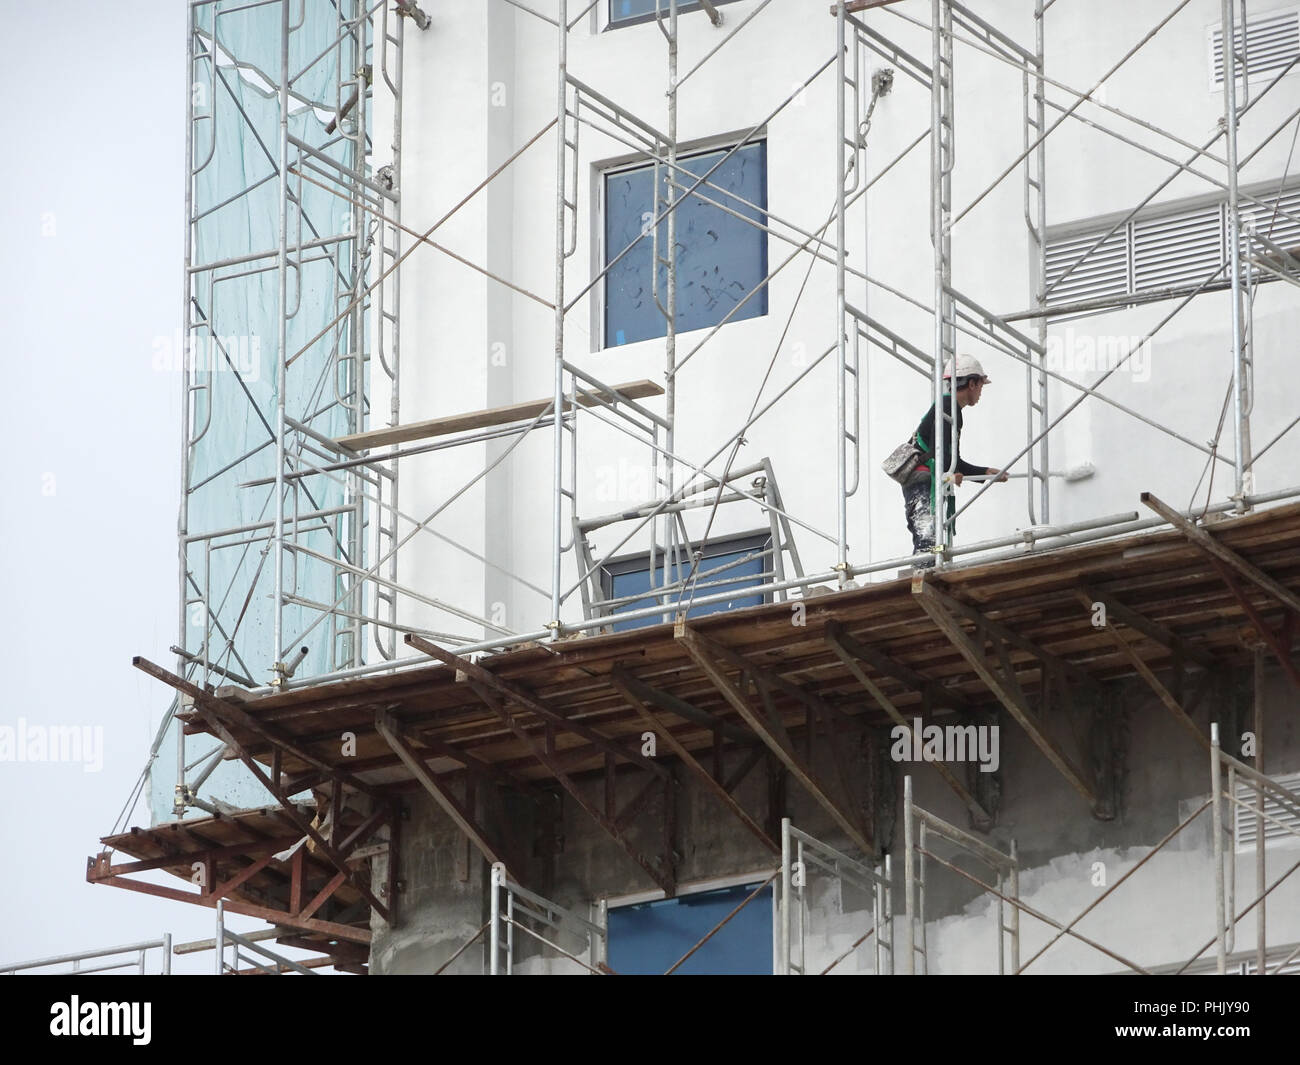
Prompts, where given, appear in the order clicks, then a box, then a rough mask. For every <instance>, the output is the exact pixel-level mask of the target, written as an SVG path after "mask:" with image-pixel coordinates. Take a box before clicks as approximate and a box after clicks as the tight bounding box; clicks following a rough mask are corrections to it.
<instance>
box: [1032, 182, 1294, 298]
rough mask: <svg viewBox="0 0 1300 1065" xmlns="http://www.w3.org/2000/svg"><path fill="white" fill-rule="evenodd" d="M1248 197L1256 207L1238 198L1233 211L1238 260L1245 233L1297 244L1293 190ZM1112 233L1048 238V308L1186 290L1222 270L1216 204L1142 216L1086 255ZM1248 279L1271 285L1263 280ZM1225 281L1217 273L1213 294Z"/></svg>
mask: <svg viewBox="0 0 1300 1065" xmlns="http://www.w3.org/2000/svg"><path fill="white" fill-rule="evenodd" d="M1253 195H1254V199H1255V200H1258V201H1259V202H1258V203H1256V202H1252V201H1251V200H1248V199H1246V197H1244V196H1243V197H1242V201H1241V206H1240V214H1241V227H1242V241H1241V242H1242V252H1243V254H1244V253H1245V252H1246V251H1247V250H1248V248H1249V246H1250V235H1249V232H1248V230H1249V229H1250V228H1251V227H1253V228H1254V229H1255V231H1256V232H1258V233H1260V234H1262V235H1264V236H1267V237H1268V238H1269V239H1270V240H1271V241H1273V242H1274V243H1275V244H1281V245H1282V246H1283V247H1291V246H1292V245H1293V244H1297V243H1300V186H1292V187H1291V188H1289V189H1285V190H1283V192H1282V194H1281V195H1280V196H1279V195H1278V193H1277V185H1276V184H1274V185H1273V186H1272V188H1262V189H1257V190H1255V192H1254V194H1253ZM1113 225H1114V223H1113V222H1111V223H1093V224H1090V225H1088V226H1086V227H1083V228H1073V229H1071V230H1069V231H1067V232H1064V233H1060V234H1059V235H1055V236H1053V235H1051V234H1050V233H1049V235H1048V238H1047V303H1048V306H1055V305H1060V304H1064V303H1073V302H1075V301H1079V300H1090V299H1098V298H1100V297H1103V296H1128V295H1131V296H1140V295H1142V294H1143V293H1148V292H1155V291H1157V290H1159V289H1187V290H1190V289H1193V288H1195V287H1196V286H1197V285H1199V284H1200V283H1201V282H1202V281H1204V280H1205V279H1206V278H1207V277H1208V276H1209V275H1210V274H1211V273H1213V272H1214V271H1215V270H1216V269H1218V268H1219V267H1220V266H1224V265H1225V264H1226V263H1227V262H1228V239H1227V233H1228V222H1227V207H1226V205H1225V204H1223V203H1209V204H1205V203H1202V204H1199V205H1196V206H1187V207H1181V208H1174V209H1172V210H1170V209H1162V210H1160V211H1158V212H1144V213H1142V214H1139V215H1138V216H1137V217H1135V218H1133V219H1131V220H1130V221H1128V222H1126V223H1125V224H1124V225H1122V226H1120V227H1119V228H1118V229H1117V230H1115V232H1114V233H1112V234H1111V235H1110V236H1109V237H1107V238H1106V239H1105V241H1103V242H1102V243H1101V245H1100V246H1099V247H1097V248H1095V249H1094V250H1092V251H1089V249H1091V248H1092V247H1093V245H1094V244H1096V243H1097V241H1098V240H1100V239H1101V237H1102V235H1103V234H1105V233H1107V232H1108V231H1109V230H1110V229H1111V228H1112V226H1113ZM1081 257H1082V261H1080V258H1081ZM1255 276H1256V277H1257V278H1258V279H1259V280H1260V281H1268V280H1272V277H1271V275H1269V274H1266V273H1256V275H1255ZM1227 279H1228V272H1227V270H1226V269H1225V271H1224V272H1223V273H1222V274H1220V275H1219V277H1218V278H1217V279H1216V281H1217V284H1218V286H1219V287H1222V285H1223V284H1224V283H1225V282H1226V281H1227ZM1215 284H1216V283H1215V282H1212V283H1211V284H1210V285H1208V286H1207V288H1214V287H1215Z"/></svg>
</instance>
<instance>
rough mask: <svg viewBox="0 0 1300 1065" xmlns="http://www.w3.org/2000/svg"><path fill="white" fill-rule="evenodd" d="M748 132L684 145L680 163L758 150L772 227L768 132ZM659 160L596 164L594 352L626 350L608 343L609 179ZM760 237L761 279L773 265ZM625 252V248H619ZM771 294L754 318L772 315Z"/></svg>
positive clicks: (764, 296)
mask: <svg viewBox="0 0 1300 1065" xmlns="http://www.w3.org/2000/svg"><path fill="white" fill-rule="evenodd" d="M746 132H748V131H738V132H734V133H730V134H720V135H718V136H714V137H709V138H707V139H704V140H699V141H695V142H693V143H691V144H687V145H682V146H679V148H678V153H677V162H678V165H681V164H682V163H684V162H685V161H686V160H688V159H693V158H695V157H697V156H701V155H710V154H712V153H713V152H726V151H729V150H730V149H732V148H736V147H738V146H744V147H751V146H752V147H757V148H759V150H760V151H761V152H762V157H763V224H764V225H765V226H766V225H767V224H768V218H769V217H770V216H769V214H768V210H769V207H770V196H769V186H770V181H769V178H770V174H769V171H768V160H769V154H768V136H767V130H766V129H763V130H760V131H759V132H757V133H754V134H753V135H751V136H749V137H746V136H745V133H746ZM654 165H655V161H654V160H653V159H647V158H646V156H645V155H644V154H637V155H632V156H621V157H618V158H615V159H610V160H606V161H605V162H603V163H596V164H595V165H594V166H593V168H592V169H593V177H594V179H595V185H596V195H595V196H594V197H593V198H592V199H593V202H594V203H596V204H597V214H596V217H595V219H593V222H594V224H593V226H592V232H593V233H594V234H595V237H596V239H595V241H594V242H593V244H594V247H593V250H594V253H595V255H594V261H593V262H592V272H593V274H599V275H600V283H599V284H598V285H597V286H596V290H595V291H596V292H597V294H598V295H599V300H598V301H596V302H595V304H594V306H593V308H592V331H591V342H592V349H591V350H592V353H593V354H596V353H599V352H606V351H617V350H618V349H619V348H621V347H624V346H625V345H622V344H608V343H607V342H606V341H607V336H608V332H609V274H608V273H607V272H605V270H606V260H607V259H608V257H609V255H610V248H609V247H608V241H607V236H606V227H607V225H608V223H609V198H608V196H609V181H608V179H609V178H610V177H611V176H613V175H616V174H624V173H628V172H630V171H635V170H645V169H653V167H654ZM756 232H757V233H758V234H759V235H760V245H761V248H762V274H761V279H766V278H767V276H768V266H769V264H770V261H771V260H770V256H769V248H768V239H767V236H768V235H767V233H766V232H765V231H764V230H756ZM619 250H621V249H619ZM769 297H770V291H769V289H768V287H767V286H764V288H763V292H762V293H761V294H760V296H756V297H755V299H760V298H761V299H762V301H763V311H762V313H761V314H757V315H754V316H753V317H754V318H766V317H767V316H768V314H769V313H771V306H770V303H769ZM750 320H751V319H749V318H742V319H739V321H742V322H744V321H750ZM727 324H728V325H736V324H738V322H736V321H733V322H728V323H727ZM698 328H700V329H708V328H712V327H711V326H700V327H698ZM681 332H692V330H681V331H680V332H679V334H678V335H680V333H681ZM662 339H663V336H662V335H660V336H658V337H647V338H646V339H645V340H635V341H630V342H629V343H631V344H645V343H650V342H651V341H654V340H662Z"/></svg>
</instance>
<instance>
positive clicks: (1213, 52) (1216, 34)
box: [1210, 8, 1300, 86]
mask: <svg viewBox="0 0 1300 1065" xmlns="http://www.w3.org/2000/svg"><path fill="white" fill-rule="evenodd" d="M1246 30H1247V32H1246V41H1245V44H1246V49H1245V66H1246V68H1247V70H1248V71H1249V72H1250V77H1252V78H1257V77H1260V76H1261V75H1266V74H1276V73H1277V71H1279V70H1281V69H1283V68H1284V67H1285V66H1286V65H1287V64H1288V63H1290V62H1291V61H1292V60H1293V59H1295V58H1296V57H1297V56H1300V9H1296V8H1291V9H1289V10H1286V11H1280V12H1266V13H1264V14H1260V15H1256V16H1254V17H1253V18H1248V19H1247V20H1246ZM1234 38H1235V40H1236V44H1237V56H1238V59H1237V64H1238V66H1241V65H1242V60H1241V55H1242V33H1241V26H1240V24H1238V26H1237V27H1236V32H1235V34H1234ZM1210 63H1211V68H1212V72H1213V76H1214V84H1215V85H1219V86H1221V85H1222V84H1223V29H1222V28H1221V27H1220V28H1216V29H1214V30H1211V31H1210ZM1296 68H1297V69H1300V63H1298V64H1296Z"/></svg>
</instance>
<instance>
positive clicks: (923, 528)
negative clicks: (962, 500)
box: [903, 470, 955, 566]
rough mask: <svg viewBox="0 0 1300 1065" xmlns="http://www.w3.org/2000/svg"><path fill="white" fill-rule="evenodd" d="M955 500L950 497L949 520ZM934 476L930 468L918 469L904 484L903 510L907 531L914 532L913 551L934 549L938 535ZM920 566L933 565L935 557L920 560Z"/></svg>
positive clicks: (916, 552)
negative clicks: (931, 474)
mask: <svg viewBox="0 0 1300 1065" xmlns="http://www.w3.org/2000/svg"><path fill="white" fill-rule="evenodd" d="M953 503H954V501H953V499H952V497H951V496H950V497H949V499H948V520H949V521H952V520H953V511H954V510H955V507H954V505H953ZM936 510H937V507H936V505H935V499H934V478H933V477H931V476H930V471H929V470H918V471H916V472H915V473H913V474H912V476H911V477H909V478H908V479H907V482H906V483H905V484H904V485H903V512H904V514H905V515H906V516H907V531H908V532H910V533H911V534H912V553H913V554H918V555H919V554H921V553H922V552H929V551H933V550H934V542H935V536H936V531H937V530H936V524H935V512H936ZM917 565H918V566H932V565H934V561H933V559H929V560H927V561H924V562H918V563H917Z"/></svg>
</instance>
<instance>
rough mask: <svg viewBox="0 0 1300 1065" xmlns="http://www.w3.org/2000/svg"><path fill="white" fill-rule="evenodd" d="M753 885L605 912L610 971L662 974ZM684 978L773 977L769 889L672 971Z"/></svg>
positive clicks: (639, 974)
mask: <svg viewBox="0 0 1300 1065" xmlns="http://www.w3.org/2000/svg"><path fill="white" fill-rule="evenodd" d="M757 886H758V885H757V884H750V885H749V886H747V887H734V888H724V889H723V890H721V891H703V892H700V893H699V894H698V895H682V896H680V897H678V898H675V899H662V900H660V901H659V902H646V903H642V904H641V905H639V906H620V907H617V908H615V909H611V910H610V911H609V967H610V968H611V969H613V970H614V971H615V972H616V973H619V974H620V975H627V976H650V975H657V974H661V973H665V972H667V971H668V969H669V967H671V966H672V965H673V964H675V963H676V962H677V960H678V959H679V958H681V956H682V955H683V954H685V953H686V952H687V951H688V950H690V949H691V947H693V946H695V944H696V943H698V942H699V941H700V940H701V939H703V938H704V936H705V934H706V933H707V932H708V931H709V930H710V929H711V928H712V927H713V926H714V925H716V924H717V923H718V922H719V921H721V920H722V919H723V918H724V917H726V916H727V914H729V913H730V912H731V911H732V910H734V909H735V908H736V907H737V906H739V905H740V903H742V902H744V901H745V898H746V897H747V896H748V895H749V893H750V892H751V891H753V890H754V888H755V887H757ZM676 971H677V972H678V973H682V974H686V975H716V976H754V975H769V976H770V975H771V973H772V888H771V887H770V886H769V887H767V888H766V889H764V890H763V891H762V892H761V893H759V895H758V896H756V897H755V898H754V900H753V901H752V902H750V903H749V905H748V906H746V907H745V908H744V909H742V910H741V911H740V912H739V913H737V914H736V916H735V917H733V918H732V919H731V920H730V921H728V922H727V923H726V924H725V925H723V926H722V928H721V929H720V930H719V931H718V933H717V934H716V935H715V936H713V938H712V939H710V940H709V941H708V942H707V943H705V944H704V946H702V947H701V948H700V949H699V950H697V951H696V952H695V953H694V954H692V955H691V956H690V958H688V959H687V960H686V962H685V964H683V965H682V967H681V968H680V969H678V970H676Z"/></svg>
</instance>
